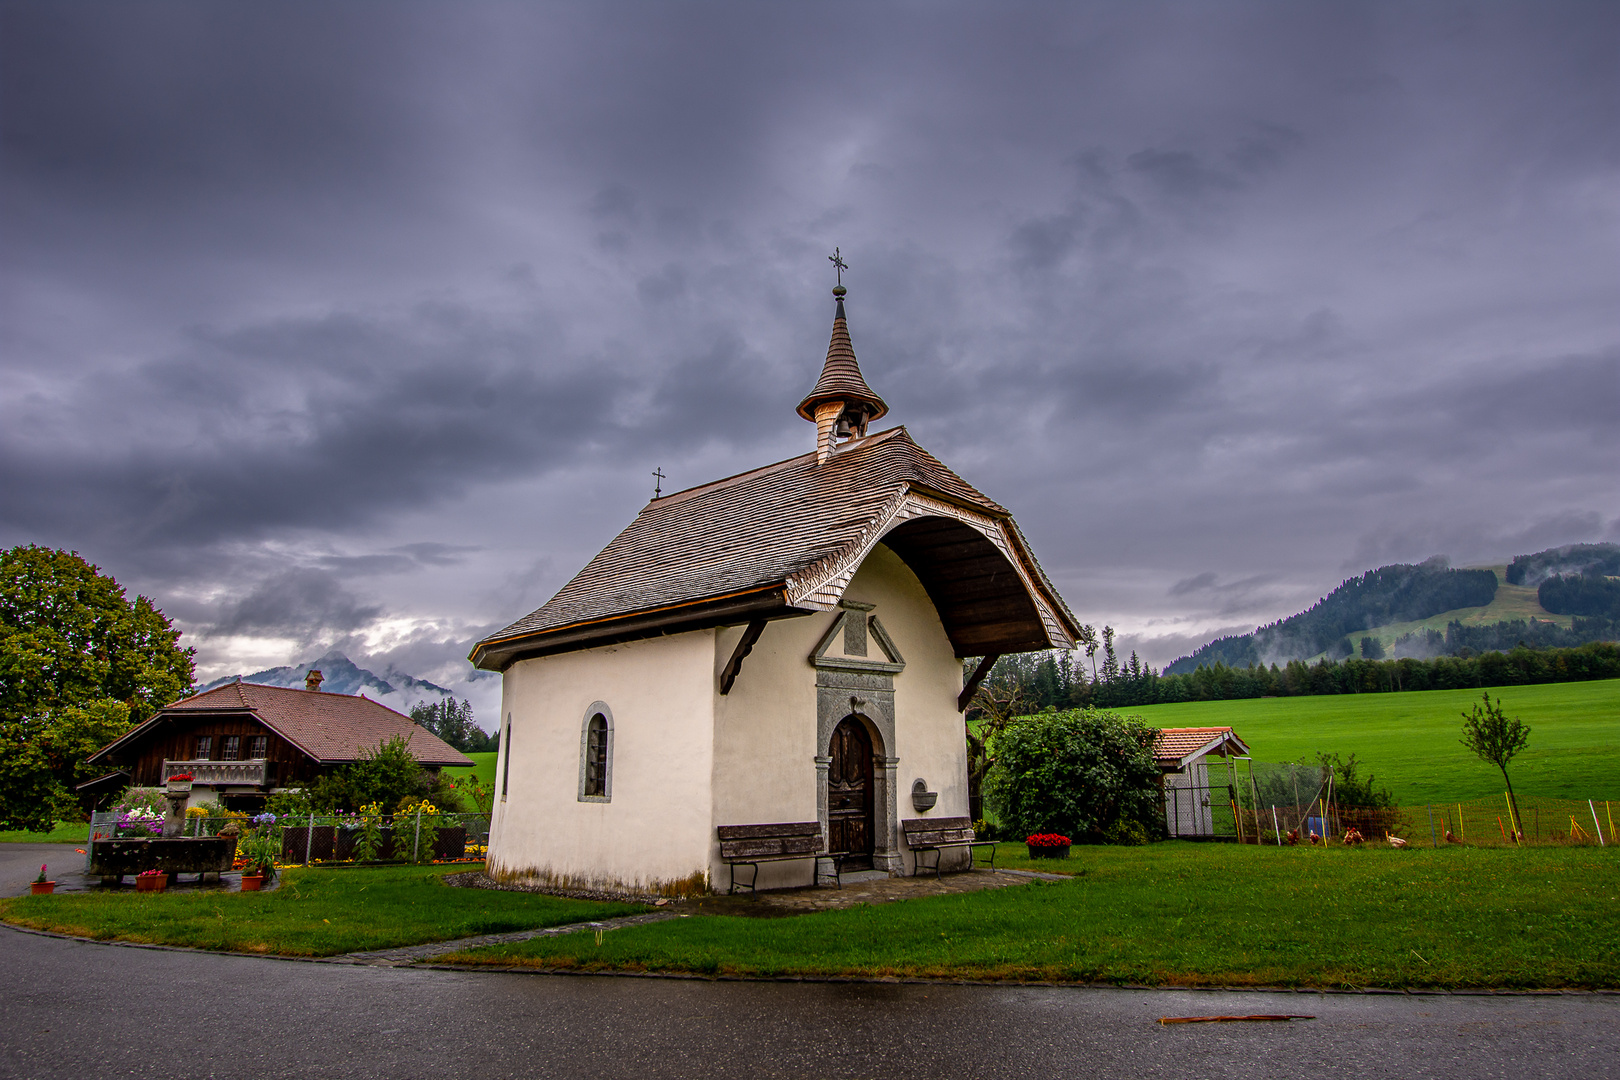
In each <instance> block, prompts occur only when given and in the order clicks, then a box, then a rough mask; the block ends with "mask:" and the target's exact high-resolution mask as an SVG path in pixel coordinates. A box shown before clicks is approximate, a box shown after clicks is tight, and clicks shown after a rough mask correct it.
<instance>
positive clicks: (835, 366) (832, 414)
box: [798, 285, 889, 459]
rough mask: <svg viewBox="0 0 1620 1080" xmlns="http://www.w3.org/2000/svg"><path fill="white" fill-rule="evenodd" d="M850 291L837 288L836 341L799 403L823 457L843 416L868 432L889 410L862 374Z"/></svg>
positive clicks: (862, 431) (834, 318) (859, 428)
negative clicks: (848, 308)
mask: <svg viewBox="0 0 1620 1080" xmlns="http://www.w3.org/2000/svg"><path fill="white" fill-rule="evenodd" d="M847 291H848V290H846V289H845V288H844V287H843V286H842V285H839V286H838V287H837V288H835V289H833V298H834V299H835V300H836V301H837V304H838V306H837V309H836V310H835V311H834V313H833V328H832V340H831V341H830V342H828V343H827V362H826V363H825V364H824V365H822V368H821V378H820V379H818V380H817V381H816V385H815V389H813V390H811V391H810V393H809V394H807V395H806V396H805V399H804V400H803V401H801V402H799V410H798V411H799V415H800V416H802V417H804V418H805V419H806V420H810V421H814V422H815V424H816V429H817V430H816V450H817V453H818V454H819V455H820V456H821V457H822V458H823V459H825V458H826V457H827V455H828V454H830V453H831V452H832V444H831V442H830V438H831V435H832V431H833V425H834V424H836V423H837V422H838V420H839V418H840V417H841V416H844V417H848V418H849V419H850V420H851V421H852V422H851V424H850V426H851V428H852V429H854V430H856V431H858V432H859V433H860V434H863V435H864V434H865V433H866V425H867V423H868V422H869V421H872V420H876V419H878V418H879V417H881V416H883V415H884V414H885V413H887V412H888V411H889V406H888V404H887V403H886V402H885V401H884V400H883V399H882V398H880V397H878V396H877V395H876V394H875V393H873V392H872V388H871V387H870V386H867V385H866V380H865V379H864V378H862V377H861V365H860V364H859V363H858V362H857V361H856V359H855V347H854V345H852V344H851V343H850V340H849V323H848V322H847V321H846V319H845V316H844V295H845V293H846V292H847Z"/></svg>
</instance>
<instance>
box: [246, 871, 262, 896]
mask: <svg viewBox="0 0 1620 1080" xmlns="http://www.w3.org/2000/svg"><path fill="white" fill-rule="evenodd" d="M263 884H264V875H263V874H243V875H242V891H243V892H258V891H259V887H260V886H262V885H263Z"/></svg>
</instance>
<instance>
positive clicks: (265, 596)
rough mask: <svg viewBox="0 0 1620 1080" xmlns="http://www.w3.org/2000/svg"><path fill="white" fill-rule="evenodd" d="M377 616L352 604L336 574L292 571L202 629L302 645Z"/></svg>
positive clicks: (363, 606) (373, 609)
mask: <svg viewBox="0 0 1620 1080" xmlns="http://www.w3.org/2000/svg"><path fill="white" fill-rule="evenodd" d="M380 614H382V609H381V608H380V607H377V606H375V605H366V604H363V603H361V602H360V601H358V600H357V599H356V598H355V597H354V596H353V595H352V594H351V593H349V592H348V591H347V590H346V589H345V588H344V586H343V582H342V579H341V578H339V577H338V576H337V575H336V574H332V573H328V572H325V571H321V570H313V569H294V570H288V571H285V572H282V573H279V574H276V575H274V576H272V577H270V578H268V579H266V580H265V581H263V582H261V583H260V584H259V585H258V586H257V587H256V588H254V589H253V590H252V591H251V592H249V593H248V594H247V595H245V596H243V597H241V598H239V599H237V600H235V601H233V602H231V603H230V604H228V605H227V606H225V607H224V609H223V610H222V611H221V612H220V615H219V620H218V621H217V622H215V623H213V624H212V625H211V626H209V627H208V628H207V629H208V630H209V631H210V632H212V633H215V634H265V635H269V636H272V637H288V638H292V639H294V640H298V641H301V642H304V643H309V642H312V641H315V640H317V639H318V638H319V637H320V636H321V634H322V633H323V632H325V633H331V632H338V633H342V632H344V631H350V630H358V629H359V628H360V627H362V626H365V625H367V624H368V623H370V622H371V621H372V620H374V619H375V618H377V616H378V615H380Z"/></svg>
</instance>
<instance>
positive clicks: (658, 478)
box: [652, 465, 669, 499]
mask: <svg viewBox="0 0 1620 1080" xmlns="http://www.w3.org/2000/svg"><path fill="white" fill-rule="evenodd" d="M652 475H653V498H655V499H656V498H659V497H661V496H662V495H663V494H664V481H665V480H668V479H669V477H667V476H665V475H664V467H663V466H662V465H660V466H658V468H656V469H654V470H653V474H652Z"/></svg>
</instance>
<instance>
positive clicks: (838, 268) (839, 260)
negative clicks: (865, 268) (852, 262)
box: [827, 248, 849, 285]
mask: <svg viewBox="0 0 1620 1080" xmlns="http://www.w3.org/2000/svg"><path fill="white" fill-rule="evenodd" d="M827 261H828V262H830V263H832V264H833V271H834V273H836V274H837V275H838V284H840V285H842V284H843V283H844V271H845V270H848V269H849V264H848V263H846V262H845V261H844V257H843V256H842V255H840V254H839V253H838V249H837V248H833V253H832V254H831V255H829V256H827Z"/></svg>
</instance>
